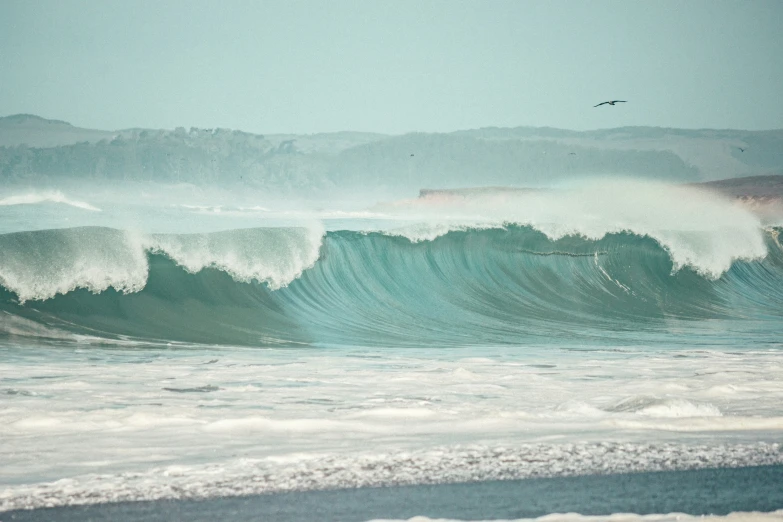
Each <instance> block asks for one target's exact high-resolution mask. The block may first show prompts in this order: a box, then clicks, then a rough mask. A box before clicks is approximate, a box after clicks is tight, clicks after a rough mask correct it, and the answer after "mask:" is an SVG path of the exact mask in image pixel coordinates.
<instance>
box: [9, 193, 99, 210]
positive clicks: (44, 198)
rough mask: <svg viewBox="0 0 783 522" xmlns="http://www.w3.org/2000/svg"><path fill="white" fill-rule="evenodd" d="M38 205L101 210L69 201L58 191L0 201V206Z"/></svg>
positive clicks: (11, 197)
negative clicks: (50, 204) (58, 205)
mask: <svg viewBox="0 0 783 522" xmlns="http://www.w3.org/2000/svg"><path fill="white" fill-rule="evenodd" d="M39 203H61V204H63V205H69V206H71V207H75V208H79V209H82V210H89V211H92V212H101V209H100V208H98V207H96V206H94V205H90V204H89V203H86V202H84V201H78V200H74V199H69V198H68V197H66V196H65V194H63V193H62V192H60V191H59V190H55V191H48V192H30V193H27V194H18V195H15V196H7V197H5V198H2V199H0V206H12V205H37V204H39Z"/></svg>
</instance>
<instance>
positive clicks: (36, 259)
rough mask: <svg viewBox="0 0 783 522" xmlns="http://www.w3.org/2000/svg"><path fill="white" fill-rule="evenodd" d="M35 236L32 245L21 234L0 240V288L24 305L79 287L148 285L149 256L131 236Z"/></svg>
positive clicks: (87, 231) (96, 232) (71, 232)
mask: <svg viewBox="0 0 783 522" xmlns="http://www.w3.org/2000/svg"><path fill="white" fill-rule="evenodd" d="M39 234H40V235H39V236H37V237H36V240H34V241H28V240H26V239H25V238H24V237H23V236H22V235H19V234H17V235H13V236H4V237H3V248H2V251H0V284H2V285H3V286H4V287H5V288H7V289H9V290H11V291H13V292H15V293H16V294H17V296H19V300H20V302H22V303H24V302H25V301H28V300H32V299H50V298H52V297H54V296H55V295H57V294H66V293H68V292H70V291H73V290H75V289H77V288H86V289H88V290H90V291H91V292H94V293H99V292H103V291H104V290H106V289H108V288H109V287H112V288H115V289H116V290H119V291H121V292H137V291H139V290H141V289H142V288H144V285H145V284H146V282H147V272H148V270H149V267H148V264H147V255H146V252H145V251H144V247H143V244H142V240H141V237H140V236H138V235H136V234H134V233H132V232H122V231H118V230H111V229H95V228H77V229H65V230H58V231H45V232H40V233H39Z"/></svg>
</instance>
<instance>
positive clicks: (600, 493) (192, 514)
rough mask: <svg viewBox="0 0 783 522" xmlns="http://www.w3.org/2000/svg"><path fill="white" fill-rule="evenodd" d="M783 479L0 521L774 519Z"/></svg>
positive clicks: (69, 511) (224, 501)
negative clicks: (564, 516) (575, 516)
mask: <svg viewBox="0 0 783 522" xmlns="http://www.w3.org/2000/svg"><path fill="white" fill-rule="evenodd" d="M780 484H783V465H772V466H755V467H744V468H712V469H701V470H686V471H660V472H647V473H629V474H614V475H587V476H578V477H557V478H531V479H524V480H509V481H486V482H468V483H458V484H439V485H417V486H394V487H378V488H356V489H338V490H326V491H304V492H288V493H277V494H265V495H253V496H245V497H218V498H212V499H206V500H157V501H138V502H119V503H103V504H92V505H83V506H64V507H56V508H41V509H33V510H16V511H8V512H5V513H0V520H2V521H3V522H9V521H15V522H37V521H44V520H58V521H62V522H69V521H74V522H75V521H83V520H91V521H104V520H105V521H118V522H130V521H136V520H145V521H176V520H182V521H185V520H187V521H190V522H195V521H207V520H231V521H249V520H275V521H279V522H298V521H305V520H319V521H324V522H325V521H343V522H352V521H355V522H361V521H367V520H371V519H402V520H405V519H410V518H412V517H418V516H425V517H430V518H447V519H449V518H450V519H458V520H492V519H504V520H514V519H522V518H535V517H541V516H545V515H549V514H552V513H579V514H581V515H584V516H608V515H610V514H613V513H636V514H639V515H647V514H655V513H658V514H667V513H685V514H688V515H694V516H699V515H727V514H729V513H737V512H742V513H749V512H766V513H769V514H768V515H767V516H762V517H761V519H769V520H776V519H777V518H778V517H783V513H779V512H778V513H772V512H775V511H776V510H780V509H781V508H783V488H781V487H780ZM739 518H740V519H741V518H742V517H739ZM734 519H737V518H734ZM547 520H554V519H553V518H551V517H547Z"/></svg>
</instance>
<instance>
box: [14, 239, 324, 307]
mask: <svg viewBox="0 0 783 522" xmlns="http://www.w3.org/2000/svg"><path fill="white" fill-rule="evenodd" d="M323 235H324V229H323V227H322V226H321V225H320V224H315V225H312V226H309V227H307V228H304V227H298V228H257V229H243V230H232V231H227V232H218V233H212V234H186V235H149V236H148V235H144V234H140V233H135V232H131V231H120V230H114V229H108V228H94V227H92V228H74V229H62V230H49V231H41V232H35V233H19V234H8V235H5V236H0V241H1V244H0V246H2V248H0V284H1V285H2V286H4V287H5V288H7V289H8V290H11V291H13V292H14V293H16V294H17V296H18V297H19V301H20V302H21V303H24V302H26V301H29V300H45V299H51V298H52V297H54V296H55V295H57V294H66V293H68V292H71V291H73V290H76V289H77V288H84V289H87V290H89V291H91V292H93V293H100V292H103V291H105V290H107V289H108V288H114V289H115V290H117V291H120V292H125V293H131V292H138V291H140V290H142V289H143V288H144V287H145V285H146V284H147V276H148V272H149V264H148V260H147V252H148V251H153V252H158V253H164V254H166V255H167V256H169V257H170V258H171V259H172V260H174V261H175V262H176V263H177V264H179V265H180V266H182V267H183V268H185V270H187V271H189V272H191V273H196V272H199V271H200V270H203V269H204V268H215V269H218V270H222V271H224V272H226V273H228V274H229V275H231V277H232V278H234V279H235V280H237V281H241V282H249V281H251V280H256V281H259V282H263V283H266V284H267V285H268V286H269V287H270V288H271V289H273V290H274V289H278V288H281V287H283V286H286V285H288V284H289V283H290V282H291V281H293V280H294V279H296V278H297V277H299V276H300V275H301V274H302V272H303V271H304V270H306V269H308V268H310V267H312V266H313V265H314V264H315V262H316V261H317V260H318V256H319V251H320V248H321V241H322V238H323Z"/></svg>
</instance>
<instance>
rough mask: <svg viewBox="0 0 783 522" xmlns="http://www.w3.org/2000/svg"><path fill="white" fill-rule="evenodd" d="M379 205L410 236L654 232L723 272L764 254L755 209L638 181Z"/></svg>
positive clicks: (677, 250) (706, 270)
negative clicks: (497, 231)
mask: <svg viewBox="0 0 783 522" xmlns="http://www.w3.org/2000/svg"><path fill="white" fill-rule="evenodd" d="M375 210H379V211H383V212H385V213H386V214H388V215H389V216H400V217H404V218H405V219H407V220H409V221H413V223H411V224H409V225H406V226H402V227H399V228H397V229H395V230H392V231H390V232H389V233H391V234H396V235H399V236H402V237H406V238H408V239H409V240H411V241H413V242H419V241H431V240H433V239H435V238H437V237H440V236H442V235H444V234H448V233H449V232H453V231H465V230H469V229H492V228H504V227H507V226H529V227H531V228H533V229H535V230H538V231H540V232H542V233H543V234H545V235H546V236H547V237H548V238H549V239H551V240H553V241H556V240H558V239H562V238H564V237H569V236H573V237H581V238H584V239H587V240H592V241H598V240H600V239H601V238H603V237H605V236H607V235H609V234H620V233H629V234H635V235H637V236H643V237H650V238H652V239H653V240H655V241H656V242H657V243H658V244H659V245H661V247H662V248H663V249H664V250H666V251H667V252H668V254H669V256H670V257H671V259H672V261H673V263H674V266H673V271H675V272H676V271H678V270H681V269H682V268H685V267H690V268H692V269H694V270H696V271H697V272H698V273H699V274H701V275H702V276H704V277H707V278H710V279H718V278H719V277H720V276H721V275H723V274H724V273H725V272H726V271H728V270H729V269H730V268H731V265H732V264H733V263H734V262H735V261H740V260H741V261H751V260H758V259H763V258H764V257H765V256H766V254H767V250H766V247H765V244H764V238H763V230H764V226H763V224H762V222H761V220H760V219H759V217H758V216H757V215H755V214H753V213H752V212H751V211H749V210H747V209H745V208H743V207H741V206H738V205H736V204H734V203H733V202H731V201H729V200H727V199H725V198H723V197H721V196H719V195H717V194H715V193H711V192H706V191H704V190H701V189H697V188H693V187H688V186H678V185H667V184H662V183H655V182H649V181H640V180H628V179H626V180H591V181H590V182H589V183H586V184H583V185H581V186H578V187H572V188H570V189H561V190H548V191H532V190H531V191H496V192H489V193H483V192H478V193H475V194H469V195H462V196H459V197H454V196H441V195H437V194H436V195H434V196H426V195H425V196H424V197H420V198H418V199H413V200H403V201H398V202H393V203H387V204H383V205H378V206H377V207H376V208H375Z"/></svg>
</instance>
